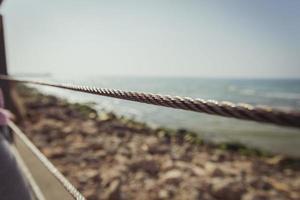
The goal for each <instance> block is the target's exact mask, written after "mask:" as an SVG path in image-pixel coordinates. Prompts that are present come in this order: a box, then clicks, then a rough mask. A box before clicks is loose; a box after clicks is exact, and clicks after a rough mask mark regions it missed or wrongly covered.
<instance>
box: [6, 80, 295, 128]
mask: <svg viewBox="0 0 300 200" xmlns="http://www.w3.org/2000/svg"><path fill="white" fill-rule="evenodd" d="M0 80H6V81H13V82H20V83H29V84H36V85H43V86H50V87H56V88H62V89H67V90H73V91H79V92H85V93H89V94H96V95H101V96H107V97H113V98H118V99H124V100H129V101H135V102H140V103H147V104H152V105H159V106H164V107H171V108H176V109H182V110H189V111H195V112H200V113H207V114H212V115H219V116H223V117H231V118H236V119H243V120H250V121H256V122H264V123H272V124H276V125H282V126H292V127H300V112H299V111H284V110H279V109H275V108H272V107H269V106H252V105H249V104H245V103H239V104H233V103H231V102H217V101H214V100H208V101H206V100H203V99H193V98H189V97H185V98H183V97H178V96H175V97H173V96H169V95H160V94H151V93H144V92H130V91H120V90H114V89H105V88H97V87H88V86H80V85H71V84H58V83H50V82H43V81H33V80H21V79H14V78H11V77H9V76H4V75H0Z"/></svg>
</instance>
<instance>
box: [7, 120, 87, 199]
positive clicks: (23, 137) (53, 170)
mask: <svg viewBox="0 0 300 200" xmlns="http://www.w3.org/2000/svg"><path fill="white" fill-rule="evenodd" d="M8 125H9V127H10V128H11V129H12V130H13V131H14V133H15V134H16V135H17V136H18V137H19V138H20V139H21V140H22V141H23V143H24V144H25V145H26V146H27V147H28V149H29V150H30V151H31V152H32V153H33V154H34V155H35V156H36V157H37V159H38V160H39V161H40V162H41V163H42V164H43V165H44V166H45V167H46V168H47V169H48V171H49V172H50V173H51V174H52V175H53V176H54V177H55V178H56V179H57V180H58V181H59V182H60V183H61V185H62V186H63V187H64V188H65V189H66V190H67V191H68V192H69V193H70V194H71V195H72V196H73V198H74V199H77V200H85V198H84V197H83V196H82V194H81V193H80V192H79V191H78V190H77V189H76V188H75V187H74V186H73V185H72V184H71V183H70V182H69V181H68V180H67V179H66V178H65V177H64V175H62V174H61V173H60V172H59V171H58V169H57V168H56V167H55V166H54V165H53V164H52V163H51V162H50V161H49V160H48V159H47V158H46V157H45V156H44V155H43V154H42V153H41V152H40V150H38V148H37V147H36V146H35V145H34V144H32V142H31V141H30V140H29V139H28V138H27V137H26V135H25V134H24V133H23V132H22V131H21V130H20V129H19V128H18V127H17V126H16V125H15V124H14V123H13V122H11V121H10V122H9V123H8Z"/></svg>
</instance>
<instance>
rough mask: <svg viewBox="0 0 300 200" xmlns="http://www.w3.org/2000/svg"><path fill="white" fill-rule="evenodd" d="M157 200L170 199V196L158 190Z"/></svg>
mask: <svg viewBox="0 0 300 200" xmlns="http://www.w3.org/2000/svg"><path fill="white" fill-rule="evenodd" d="M158 198H160V199H169V198H170V194H169V191H168V190H164V189H162V190H159V192H158Z"/></svg>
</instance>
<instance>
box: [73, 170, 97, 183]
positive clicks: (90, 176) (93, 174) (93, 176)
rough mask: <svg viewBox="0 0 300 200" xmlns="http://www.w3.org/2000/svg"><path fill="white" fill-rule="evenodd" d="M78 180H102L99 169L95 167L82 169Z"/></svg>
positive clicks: (83, 181)
mask: <svg viewBox="0 0 300 200" xmlns="http://www.w3.org/2000/svg"><path fill="white" fill-rule="evenodd" d="M77 177H78V180H79V181H80V182H82V183H86V182H88V181H92V180H100V179H99V171H98V170H95V169H87V170H84V171H80V172H78V173H77Z"/></svg>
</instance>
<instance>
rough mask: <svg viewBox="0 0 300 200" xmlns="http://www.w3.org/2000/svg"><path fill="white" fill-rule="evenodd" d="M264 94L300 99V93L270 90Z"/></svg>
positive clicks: (280, 97)
mask: <svg viewBox="0 0 300 200" xmlns="http://www.w3.org/2000/svg"><path fill="white" fill-rule="evenodd" d="M264 96H265V97H268V98H275V99H288V100H300V93H288V92H272V93H265V94H264Z"/></svg>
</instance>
